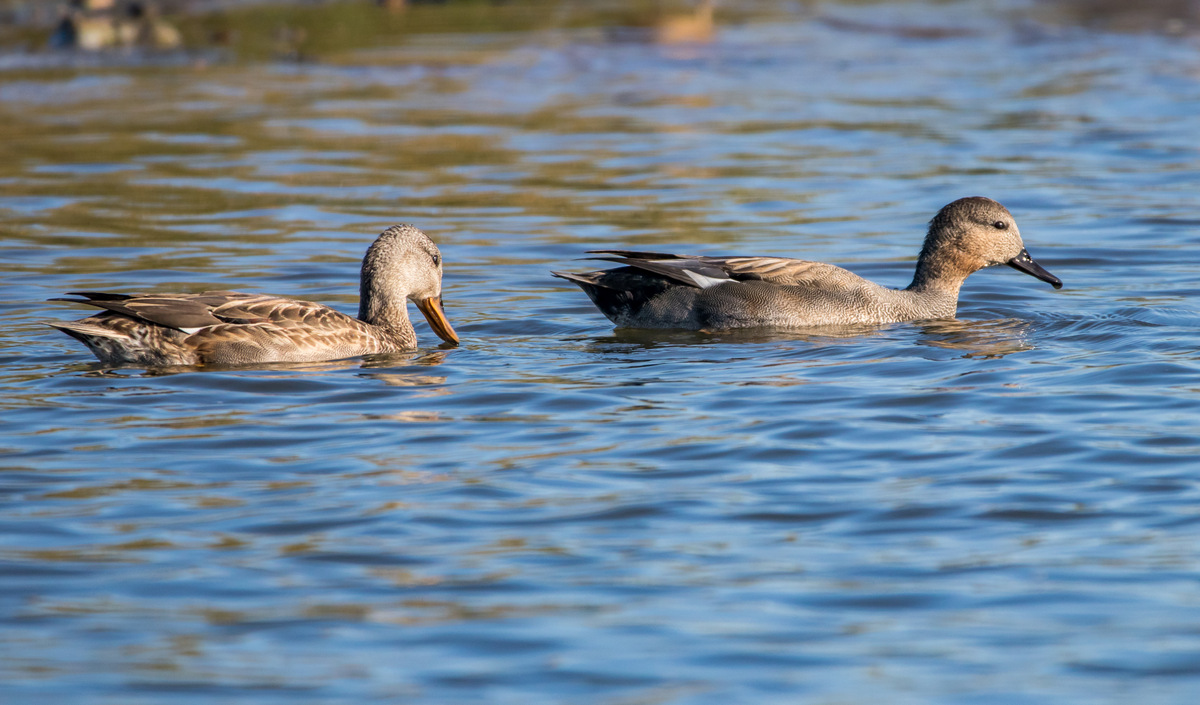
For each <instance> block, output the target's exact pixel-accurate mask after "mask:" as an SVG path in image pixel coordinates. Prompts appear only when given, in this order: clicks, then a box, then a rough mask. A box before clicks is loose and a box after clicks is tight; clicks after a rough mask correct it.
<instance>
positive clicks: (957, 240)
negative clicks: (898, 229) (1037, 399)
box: [552, 197, 1062, 330]
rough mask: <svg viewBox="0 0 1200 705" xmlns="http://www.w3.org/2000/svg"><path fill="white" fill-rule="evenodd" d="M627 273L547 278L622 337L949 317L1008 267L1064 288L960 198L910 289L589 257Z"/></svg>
mask: <svg viewBox="0 0 1200 705" xmlns="http://www.w3.org/2000/svg"><path fill="white" fill-rule="evenodd" d="M592 252H594V253H597V254H601V255H604V256H602V257H599V258H597V259H602V260H607V261H611V262H617V263H620V264H623V265H626V266H623V267H619V268H617V269H608V270H601V271H595V272H584V273H578V274H576V273H564V272H552V274H554V276H556V277H561V278H563V279H567V280H569V281H572V282H575V283H576V284H578V285H579V286H580V287H581V288H582V289H583V290H584V291H585V292H586V293H587V295H588V296H589V297H590V298H591V299H592V301H593V302H594V303H595V304H596V306H597V307H599V309H600V311H601V312H602V313H604V315H605V316H607V317H608V318H609V320H611V321H612V322H613V323H615V324H617V325H618V326H620V327H625V328H685V329H690V330H722V329H730V328H756V327H762V328H805V327H812V326H830V325H850V324H878V323H892V322H896V321H913V320H920V319H934V318H951V317H953V316H954V314H955V311H956V310H957V309H958V292H959V288H960V287H961V286H962V283H963V281H964V280H966V278H967V277H968V276H970V275H971V274H972V273H973V272H976V271H978V270H980V269H983V268H984V267H990V266H992V265H996V264H1007V265H1009V266H1010V267H1013V268H1014V269H1018V270H1020V271H1023V272H1025V273H1027V274H1030V275H1032V276H1035V277H1037V278H1038V279H1041V280H1042V281H1045V282H1048V283H1049V284H1051V285H1052V286H1054V288H1056V289H1058V288H1061V287H1062V282H1061V281H1059V279H1058V278H1057V277H1055V276H1054V275H1053V274H1050V273H1049V272H1047V271H1046V270H1045V269H1043V268H1042V267H1041V266H1040V265H1038V264H1037V263H1036V262H1034V261H1033V260H1032V259H1031V258H1030V257H1029V253H1028V252H1026V250H1025V245H1024V244H1023V243H1022V241H1021V234H1020V232H1019V231H1018V230H1017V224H1016V221H1015V220H1013V217H1012V214H1010V213H1009V212H1008V210H1007V209H1006V208H1005V207H1004V206H1002V205H1000V204H999V203H997V202H996V201H993V200H991V199H989V198H981V197H973V198H962V199H959V200H957V201H955V202H953V203H951V204H949V205H947V206H946V207H944V208H942V209H941V210H940V211H939V212H938V214H937V215H936V216H934V218H933V220H932V221H930V223H929V231H928V234H927V235H926V236H925V244H924V246H923V247H922V248H921V254H920V256H919V257H918V259H917V269H916V273H915V274H914V276H913V281H912V284H910V285H909V286H908V288H906V289H889V288H886V287H882V286H880V285H878V284H875V283H874V282H871V281H868V280H866V279H863V278H862V277H860V276H858V275H857V274H853V273H852V272H849V271H847V270H845V269H842V268H841V267H835V266H833V265H831V264H825V263H823V262H808V261H804V260H796V259H788V258H784V257H705V256H691V255H672V254H664V253H659V252H634V251H631V250H592Z"/></svg>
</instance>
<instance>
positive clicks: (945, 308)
mask: <svg viewBox="0 0 1200 705" xmlns="http://www.w3.org/2000/svg"><path fill="white" fill-rule="evenodd" d="M929 254H930V253H927V252H925V251H924V250H922V252H921V257H920V259H918V260H917V270H916V272H914V273H913V280H912V283H911V284H909V285H908V288H907V289H905V290H904V291H905V293H907V294H909V295H910V296H911V297H913V298H914V299H916V300H919V301H920V302H921V307H922V309H924V310H927V311H931V312H935V313H936V314H937V315H938V316H941V317H947V318H949V317H953V316H954V314H955V312H956V311H957V310H958V292H959V289H961V288H962V283H963V281H964V280H965V279H966V278H967V274H970V272H966V273H964V272H963V271H962V269H961V268H960V267H957V266H955V264H956V262H955V261H954V260H952V259H950V258H946V257H935V256H929Z"/></svg>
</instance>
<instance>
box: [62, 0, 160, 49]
mask: <svg viewBox="0 0 1200 705" xmlns="http://www.w3.org/2000/svg"><path fill="white" fill-rule="evenodd" d="M182 44H183V38H182V37H181V36H180V34H179V30H177V29H175V27H174V26H173V25H171V24H170V23H169V22H167V21H165V20H163V19H162V17H161V16H159V12H158V8H157V6H155V5H154V4H153V3H148V2H142V1H141V0H129V1H127V2H119V1H118V0H71V2H70V4H69V5H68V6H67V7H66V8H65V9H64V11H63V15H62V19H61V20H59V23H58V26H57V27H56V28H55V30H54V34H53V35H51V37H50V45H51V46H54V47H59V48H64V49H83V50H84V51H102V50H104V49H132V48H135V47H136V48H144V49H177V48H179V47H180V46H181V45H182Z"/></svg>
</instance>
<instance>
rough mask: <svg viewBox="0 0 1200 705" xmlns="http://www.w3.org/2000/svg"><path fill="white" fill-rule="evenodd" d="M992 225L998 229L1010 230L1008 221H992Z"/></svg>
mask: <svg viewBox="0 0 1200 705" xmlns="http://www.w3.org/2000/svg"><path fill="white" fill-rule="evenodd" d="M992 227H993V228H995V229H997V230H1008V223H1006V222H1004V221H1003V220H997V221H996V222H994V223H992Z"/></svg>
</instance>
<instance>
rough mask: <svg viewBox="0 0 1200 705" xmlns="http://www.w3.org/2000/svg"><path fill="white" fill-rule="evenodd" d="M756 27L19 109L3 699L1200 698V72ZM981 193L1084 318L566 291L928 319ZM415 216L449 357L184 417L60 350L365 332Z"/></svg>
mask: <svg viewBox="0 0 1200 705" xmlns="http://www.w3.org/2000/svg"><path fill="white" fill-rule="evenodd" d="M998 5H999V6H998ZM513 7H514V10H513V11H514V12H515V11H517V10H519V9H520V8H521V7H522V6H521V4H520V3H513ZM436 11H437V8H436V7H435V8H417V9H414V10H413V12H426V13H428V12H436ZM730 12H732V11H730ZM739 12H740V14H737V15H736V16H735V15H726V16H725V18H724V19H722V16H721V15H720V14H719V15H718V26H717V27H716V29H715V31H714V34H713V35H712V37H711V40H710V41H693V42H689V43H685V44H666V43H662V42H659V41H655V36H656V35H654V33H653V31H652V30H647V29H641V30H638V31H622V32H616V31H613V30H612V29H611V28H608V29H606V28H604V27H597V26H594V25H591V26H576V25H575V24H573V23H572V22H570V21H568V19H569V18H568V19H563V20H562V21H561V22H560V23H558V24H555V25H552V26H550V27H539V28H537V29H531V30H527V31H513V32H505V33H498V34H497V33H489V34H476V33H472V32H458V33H452V34H429V35H411V36H410V35H405V36H404V38H403V40H402V41H399V40H398V41H396V42H394V43H391V44H385V45H383V46H372V47H365V48H362V49H361V50H356V49H352V48H347V49H343V50H339V51H335V52H330V53H327V54H318V55H317V56H315V57H312V58H311V59H310V60H309V61H306V62H302V63H291V62H287V61H282V60H280V61H272V60H263V61H257V60H256V61H236V60H231V61H227V62H217V63H193V62H188V61H186V60H180V59H179V57H177V56H176V57H173V58H172V59H171V60H170V61H168V62H166V64H167V65H165V66H157V65H154V63H153V62H150V65H142V64H140V63H137V62H135V63H134V65H132V66H131V65H129V62H128V61H127V60H125V59H121V60H116V61H114V62H113V63H112V64H109V63H106V62H105V61H104V60H102V59H101V60H89V61H87V62H85V64H84V65H82V66H75V67H68V68H63V63H64V60H63V59H61V58H57V59H55V60H54V61H53V62H51V64H52V65H49V66H46V67H43V68H39V67H38V65H37V62H36V61H34V60H33V59H31V58H29V57H26V58H25V59H23V60H22V62H20V63H21V65H22V66H23V67H24V68H21V69H20V70H16V69H13V70H9V71H8V72H7V73H5V72H0V113H2V115H0V124H2V125H3V127H0V132H2V133H4V135H5V139H3V140H0V228H2V229H3V230H2V233H3V237H2V242H0V258H2V259H3V262H4V271H5V273H6V274H5V276H4V277H3V280H2V281H0V319H2V321H3V324H4V325H3V332H2V333H0V356H2V359H3V365H2V367H0V385H2V390H3V393H2V394H0V424H2V426H0V427H2V428H3V429H4V431H3V435H2V436H0V453H2V455H3V460H2V466H3V467H2V468H0V689H2V691H3V693H2V697H0V700H3V702H4V703H6V704H7V703H22V704H23V703H51V702H53V703H65V702H71V703H98V704H100V703H103V704H108V703H121V704H135V705H136V704H140V703H159V702H165V701H167V700H168V699H169V700H170V701H171V702H180V703H222V704H223V703H276V702H278V703H285V702H286V703H289V704H290V703H322V704H324V703H362V702H404V703H411V702H420V703H439V704H442V703H478V702H489V703H612V704H614V705H616V704H621V705H625V704H628V703H663V704H671V705H675V704H681V705H699V704H709V703H712V704H714V705H715V704H718V703H719V704H722V705H723V704H726V703H781V704H782V703H797V702H811V703H830V704H832V703H839V704H841V703H863V704H864V705H865V704H868V703H870V704H874V703H880V702H886V703H921V704H927V703H964V702H971V703H1006V704H1007V703H1013V704H1017V703H1020V704H1021V705H1025V704H1029V703H1034V704H1037V703H1046V704H1054V705H1062V704H1073V703H1130V702H1137V703H1181V704H1182V703H1193V702H1195V701H1196V698H1197V697H1198V694H1200V548H1198V547H1200V483H1198V481H1197V479H1198V477H1200V365H1198V363H1197V360H1198V358H1200V353H1198V352H1197V351H1198V350H1200V334H1198V333H1197V328H1198V326H1200V307H1197V306H1196V305H1195V303H1194V297H1195V295H1196V294H1197V293H1198V288H1197V281H1198V279H1200V259H1198V258H1197V256H1196V255H1195V252H1196V246H1197V242H1198V240H1200V237H1198V234H1197V233H1200V217H1198V216H1197V213H1200V147H1198V146H1197V145H1198V142H1197V136H1198V134H1200V129H1198V128H1200V123H1198V121H1197V117H1196V114H1197V111H1196V107H1197V105H1200V53H1198V52H1197V49H1198V48H1200V39H1198V38H1197V37H1200V35H1198V34H1194V33H1193V30H1194V29H1195V28H1194V27H1192V25H1189V24H1188V23H1187V20H1188V18H1187V17H1184V18H1183V20H1180V19H1178V18H1175V17H1173V16H1170V15H1168V14H1156V13H1155V12H1154V11H1153V8H1151V9H1147V10H1145V11H1144V13H1139V12H1135V11H1129V13H1128V14H1117V15H1111V16H1110V15H1108V14H1103V13H1099V12H1094V11H1092V10H1089V9H1088V8H1087V6H1086V5H1085V4H1083V3H1077V4H1076V3H1060V4H1057V5H1055V6H1053V7H1049V6H1047V5H1044V4H1036V5H1030V4H1026V3H1019V2H1011V3H999V4H997V3H983V2H954V3H946V4H942V3H921V2H916V3H886V2H885V3H879V4H868V5H860V4H856V3H821V4H819V5H812V6H809V5H806V4H795V5H793V4H770V3H764V4H761V5H754V6H752V7H751V8H750V9H744V8H743V9H741V10H740V11H739ZM34 58H36V57H34ZM66 63H68V64H69V63H70V62H66ZM968 195H987V196H990V197H993V198H996V199H998V200H1000V201H1002V202H1003V203H1004V204H1005V205H1007V206H1008V207H1009V209H1010V210H1011V211H1012V212H1013V214H1014V216H1015V217H1016V219H1017V222H1018V223H1019V225H1020V228H1021V232H1022V234H1023V236H1024V238H1025V243H1026V245H1027V246H1028V248H1029V250H1030V252H1031V253H1032V254H1033V256H1034V257H1035V258H1036V259H1037V260H1038V261H1039V262H1041V263H1042V264H1043V265H1044V266H1045V267H1046V268H1047V269H1049V270H1050V271H1052V272H1054V273H1055V274H1057V275H1058V276H1059V277H1061V278H1062V280H1063V281H1064V282H1065V288H1064V289H1062V290H1061V291H1054V290H1052V289H1051V288H1050V287H1049V286H1047V285H1045V284H1044V283H1042V282H1039V281H1036V280H1034V279H1033V278H1031V277H1027V276H1023V275H1021V274H1019V273H1017V272H1014V271H1012V270H1010V269H1008V268H999V269H996V270H987V271H983V272H980V273H978V274H976V275H974V276H973V277H972V278H971V279H970V280H969V281H968V282H967V284H966V285H965V287H964V289H963V296H962V299H961V303H960V308H959V314H958V318H957V319H956V320H952V321H937V322H926V323H916V324H896V325H890V326H883V327H878V328H858V329H845V330H839V329H826V330H818V331H809V332H794V333H786V332H740V333H736V334H716V335H706V334H700V333H687V332H664V331H642V332H638V331H619V330H618V331H614V330H613V329H612V326H611V325H610V324H609V323H608V321H607V320H606V319H604V318H603V317H602V316H601V315H600V314H599V313H598V312H597V311H596V310H595V309H594V308H593V307H592V306H591V304H590V303H589V302H588V300H587V298H586V297H585V296H584V295H583V294H582V292H580V291H579V290H578V289H577V288H575V287H574V286H572V285H570V284H569V283H566V282H562V281H560V280H555V279H551V278H550V277H549V276H548V270H550V269H572V268H586V267H587V266H588V265H587V264H586V263H581V262H575V261H574V260H575V258H578V257H582V256H584V251H585V250H587V249H589V248H595V247H617V246H626V247H636V248H644V249H667V250H674V251H680V252H703V253H712V254H720V253H751V254H771V255H782V256H792V257H802V258H808V259H818V260H823V261H829V262H834V263H837V264H840V265H843V266H846V267H848V268H850V269H852V270H854V271H855V272H858V273H860V274H862V275H864V276H867V277H869V278H872V279H875V280H877V281H879V282H881V283H885V284H888V285H892V286H903V285H905V284H907V282H908V279H909V278H910V277H911V272H912V264H913V261H914V259H915V255H916V251H917V248H918V246H919V243H920V240H921V238H922V236H923V231H924V224H925V223H926V221H927V220H928V219H929V218H930V217H931V216H932V214H933V213H934V212H935V211H936V210H937V209H938V208H939V207H940V206H942V205H944V204H945V203H947V202H949V201H951V200H954V199H955V198H958V197H961V196H968ZM396 222H412V223H415V224H417V225H418V226H420V227H421V228H423V229H424V230H426V231H427V232H429V233H430V234H431V236H432V237H433V238H434V239H435V240H436V241H437V242H438V243H439V245H440V247H441V250H442V252H443V254H444V256H445V260H446V275H445V286H446V307H447V314H448V316H449V318H450V320H451V322H452V323H453V324H454V326H455V328H456V330H457V331H458V333H459V334H460V336H461V337H462V339H463V344H462V346H461V347H458V348H454V349H450V348H445V347H440V346H439V345H437V343H438V342H439V341H438V340H437V338H436V337H435V336H434V335H433V334H432V333H431V331H429V329H428V327H427V326H425V325H424V324H423V323H419V324H418V335H419V337H420V338H421V343H422V346H423V347H422V348H421V349H420V350H419V351H418V352H416V353H414V354H411V355H399V356H382V357H377V358H370V359H365V360H364V359H355V360H348V361H341V362H334V363H328V364H311V365H302V366H288V365H277V366H267V367H262V368H256V369H245V370H223V371H182V372H179V371H177V372H175V373H171V374H162V373H159V372H155V371H147V370H141V369H116V370H110V369H104V368H102V367H101V366H100V365H99V364H98V363H96V362H95V361H94V360H93V359H92V358H91V357H90V355H89V354H88V353H87V351H86V350H85V349H83V348H82V346H80V345H78V344H77V343H75V342H74V341H72V340H70V339H69V338H67V337H65V336H62V335H60V334H58V333H56V332H55V331H53V330H51V329H49V328H46V327H44V326H41V325H39V324H38V321H41V320H47V319H53V320H60V319H66V318H71V317H76V316H78V315H81V314H82V312H81V311H78V310H76V307H71V306H69V305H66V304H58V303H47V302H45V299H48V298H51V297H54V296H59V295H61V294H62V293H63V292H66V291H73V290H80V289H83V290H97V289H98V290H123V291H136V290H148V289H155V288H158V289H169V290H176V291H195V290H200V289H203V288H230V289H238V290H243V291H264V292H270V293H276V294H281V295H288V296H295V297H300V298H308V299H314V300H319V301H322V302H325V303H330V304H331V305H334V306H336V307H338V308H341V309H342V310H345V311H347V312H351V313H353V312H354V311H355V310H356V303H355V302H356V293H357V275H358V268H357V267H358V260H359V258H361V256H362V252H363V251H364V250H365V248H366V246H367V244H369V243H370V241H371V240H372V239H373V238H374V236H375V235H376V234H377V233H378V232H379V231H380V230H382V229H383V228H384V227H386V226H387V225H390V224H392V223H396Z"/></svg>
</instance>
